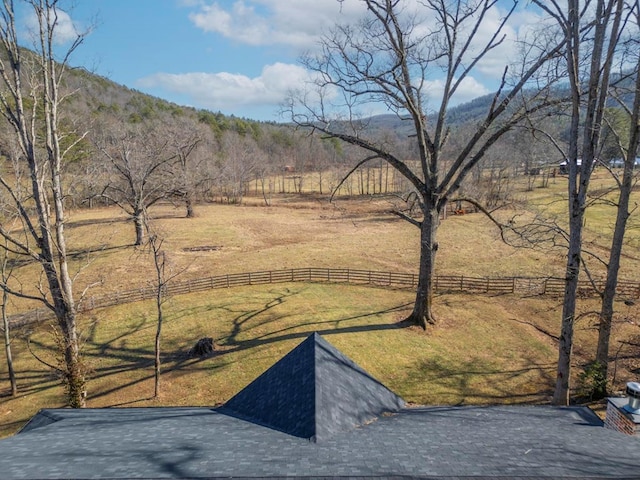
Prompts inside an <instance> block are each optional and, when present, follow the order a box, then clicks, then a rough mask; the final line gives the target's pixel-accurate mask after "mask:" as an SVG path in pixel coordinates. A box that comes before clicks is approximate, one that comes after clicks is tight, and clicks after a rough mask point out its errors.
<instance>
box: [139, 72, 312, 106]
mask: <svg viewBox="0 0 640 480" xmlns="http://www.w3.org/2000/svg"><path fill="white" fill-rule="evenodd" d="M307 81H309V74H308V72H307V71H306V70H305V69H304V68H302V67H300V66H298V65H290V64H284V63H275V64H273V65H267V66H265V67H264V68H263V69H262V72H261V75H260V76H259V77H255V78H249V77H248V76H246V75H240V74H233V73H227V72H220V73H183V74H170V73H156V74H154V75H150V76H148V77H145V78H142V79H140V80H139V81H138V82H137V83H138V85H139V86H141V87H143V88H159V89H163V90H166V91H168V92H171V93H174V94H180V95H186V96H188V97H190V98H191V99H192V100H193V104H194V105H198V106H199V107H202V108H209V109H213V110H227V109H233V108H236V107H238V106H264V105H273V106H274V108H275V106H276V105H278V104H279V103H281V102H282V101H284V100H285V99H286V97H287V96H288V94H289V92H290V91H292V90H294V89H297V88H300V87H302V86H303V85H304V83H305V82H307Z"/></svg>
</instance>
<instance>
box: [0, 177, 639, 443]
mask: <svg viewBox="0 0 640 480" xmlns="http://www.w3.org/2000/svg"><path fill="white" fill-rule="evenodd" d="M596 181H599V182H601V183H602V184H603V185H604V186H606V185H608V180H607V178H606V177H605V176H599V177H596ZM563 183H564V179H563V178H558V179H555V180H554V182H552V184H551V185H550V188H548V189H534V190H533V191H532V192H527V191H525V190H524V188H523V189H521V190H520V191H518V197H519V198H520V199H521V201H526V202H527V205H528V207H529V210H530V211H532V210H534V209H537V210H538V211H540V212H542V211H544V212H546V213H547V214H549V212H552V213H555V214H561V213H562V203H561V202H560V201H558V199H560V198H561V196H562V192H563V188H564V185H563ZM603 188H604V187H603ZM513 208H514V209H507V210H505V211H504V212H502V213H500V215H502V216H503V217H504V218H511V217H512V216H513V215H514V214H516V213H519V211H518V210H517V209H516V207H513ZM389 209H390V204H389V203H388V201H387V200H385V199H384V198H380V197H375V196H372V197H358V198H346V197H339V198H338V199H337V201H336V202H334V203H332V204H331V203H328V202H327V198H326V196H320V195H317V194H312V193H307V194H303V195H279V196H277V197H275V196H274V198H273V202H272V206H270V207H266V206H264V204H263V203H262V202H261V200H260V198H247V199H246V200H245V202H244V203H243V204H242V205H220V204H208V205H201V206H199V207H198V208H197V210H196V213H197V217H196V218H194V219H186V218H183V211H182V209H180V208H178V207H175V206H172V205H162V206H160V207H157V208H155V209H154V210H152V212H151V213H152V216H153V225H154V228H155V229H156V230H157V231H158V232H160V235H161V236H162V237H163V238H164V244H163V248H164V250H165V251H166V254H167V258H168V261H169V266H170V268H171V271H172V273H173V274H175V275H176V277H175V278H176V280H185V279H198V278H202V277H209V276H213V275H221V274H227V273H237V272H255V271H266V270H279V269H290V268H305V267H324V268H350V269H361V270H377V271H394V272H404V273H415V272H416V271H417V262H418V256H419V251H418V247H419V245H418V230H417V228H416V227H414V226H412V225H410V224H408V223H407V222H404V221H402V220H400V219H398V218H397V217H395V216H394V215H392V214H390V213H389ZM592 211H593V213H592V214H590V215H591V216H590V217H589V218H588V220H587V234H588V238H587V243H588V245H589V248H590V250H591V251H593V252H594V253H599V254H605V253H606V250H607V241H608V240H607V238H608V237H607V233H608V231H609V230H610V227H611V225H612V223H613V218H614V217H613V213H612V212H613V209H612V208H611V207H610V206H609V207H607V206H598V207H597V208H594V209H593V210H592ZM528 215H531V213H528ZM520 218H521V217H518V221H520ZM67 231H68V235H69V246H70V247H71V249H72V250H73V259H74V260H73V267H74V270H75V273H76V274H77V279H76V292H78V295H80V292H83V291H85V290H86V292H87V293H86V295H87V296H92V295H101V294H105V293H109V292H115V291H118V290H125V289H131V288H136V287H146V286H149V285H151V281H152V278H153V264H152V260H151V258H150V256H149V253H148V252H147V251H146V250H145V249H144V248H138V249H136V248H134V247H133V246H131V243H132V242H133V239H134V231H133V226H132V225H131V224H130V223H129V222H128V221H127V219H126V218H125V217H124V216H123V215H122V213H121V212H119V211H118V210H117V209H115V208H99V209H92V210H78V211H73V212H71V218H70V223H69V226H68V230H67ZM439 241H440V248H439V250H438V259H437V262H438V263H437V273H439V274H442V275H466V276H479V277H483V276H488V277H501V276H507V277H512V276H536V277H537V276H562V272H563V267H564V259H563V249H562V248H555V249H548V248H541V249H519V248H513V247H510V246H508V245H506V244H504V243H503V242H502V241H501V240H500V235H499V232H498V229H497V228H496V227H495V226H494V225H492V224H491V222H489V221H487V220H486V219H485V218H484V217H483V216H482V215H481V214H471V215H460V216H450V217H448V218H447V219H445V220H443V222H442V225H441V228H440V231H439ZM639 241H640V235H639V234H638V232H637V230H636V229H635V227H632V228H631V229H630V231H629V235H628V242H627V247H626V250H625V259H624V262H623V266H622V272H621V277H622V278H627V279H631V280H638V279H639V276H640V275H639V274H638V273H637V272H638V266H639V262H638V256H637V255H636V252H637V245H638V244H639ZM592 270H593V272H594V273H595V274H598V273H600V272H601V271H602V268H601V266H598V264H597V263H594V264H593V267H592ZM19 273H20V275H21V276H22V278H27V279H31V281H30V282H29V281H24V283H25V285H28V284H30V283H32V284H33V285H34V286H35V284H36V280H35V278H36V277H34V272H33V269H32V267H31V266H30V265H24V266H21V267H20V269H19ZM413 298H414V294H413V292H412V291H410V290H404V289H388V288H383V287H370V286H360V285H347V284H331V283H305V282H294V283H282V284H274V285H255V286H244V287H234V288H229V289H216V290H210V291H207V292H199V293H192V294H188V295H180V296H173V297H170V298H169V299H168V302H167V303H166V305H165V315H166V320H165V325H164V328H163V337H162V358H163V375H162V380H161V395H160V397H159V398H157V399H151V398H150V397H151V394H152V393H153V337H154V334H155V312H154V307H153V303H152V302H151V301H142V302H136V303H131V304H124V305H120V306H117V307H110V308H103V309H96V310H90V311H87V312H85V313H83V314H82V315H81V318H80V322H81V330H82V335H83V339H84V353H85V355H86V358H87V363H88V366H89V368H90V370H91V375H90V382H89V392H88V402H87V403H88V406H89V407H106V406H158V405H216V404H219V403H222V402H224V401H225V400H227V399H228V398H230V397H231V396H232V395H233V394H234V393H235V392H237V391H239V390H240V389H241V388H242V387H244V386H245V385H246V384H247V383H249V382H250V381H251V380H252V379H253V378H255V377H256V376H257V375H259V374H260V373H261V372H262V371H264V370H265V369H266V368H268V367H269V366H270V365H271V364H273V363H274V362H275V361H276V360H278V359H279V358H280V357H281V356H282V355H284V354H285V353H286V352H288V351H289V350H290V349H291V348H293V347H294V346H295V345H296V344H297V343H299V342H300V341H302V339H303V338H305V336H306V335H308V334H309V333H311V332H313V331H319V332H320V333H321V334H323V335H324V336H325V337H326V338H327V340H328V341H329V342H331V343H332V344H334V345H335V346H336V347H338V348H339V349H341V350H342V351H343V352H344V353H345V354H346V355H347V356H349V357H351V358H352V359H353V360H355V361H356V362H357V363H359V364H360V365H362V366H363V367H364V368H365V369H367V370H368V371H370V372H371V373H372V374H373V375H374V376H375V377H376V378H378V379H380V380H381V381H382V382H383V383H385V384H386V385H388V386H389V387H390V388H391V389H393V390H394V391H396V392H397V393H399V394H400V395H401V396H403V397H404V398H405V400H407V401H409V402H413V403H416V404H467V403H471V404H486V403H520V402H526V403H545V402H548V400H549V398H550V394H551V391H552V388H553V383H554V378H555V361H556V355H557V353H556V341H555V335H557V334H558V331H559V323H560V311H561V304H560V299H559V298H556V297H550V296H539V295H522V294H519V295H468V294H461V293H455V294H452V293H443V294H439V295H438V296H437V305H436V307H435V313H436V315H437V317H438V319H439V323H438V325H436V326H435V327H432V328H430V329H429V330H427V331H426V332H423V331H422V330H420V329H416V328H414V327H408V326H406V325H405V324H403V322H402V320H403V318H404V317H405V316H406V315H407V314H408V313H409V312H410V309H411V306H412V302H413ZM622 300H628V302H627V303H632V302H630V301H629V300H632V301H633V300H634V299H632V298H627V299H620V302H619V304H618V306H617V311H618V313H617V321H616V324H615V327H614V338H613V342H612V353H613V354H615V355H617V358H618V360H617V361H616V362H615V367H616V368H615V371H614V373H615V375H616V379H615V380H616V382H618V383H620V382H624V381H628V380H630V378H629V376H630V375H634V374H635V375H636V376H637V373H638V363H639V362H638V352H637V351H636V350H637V348H636V349H635V350H634V347H633V345H632V344H630V343H629V342H628V341H629V340H630V339H633V338H634V336H637V335H639V334H640V329H638V324H637V322H638V306H637V305H635V303H634V304H633V305H631V304H629V305H627V304H625V303H623V301H622ZM35 306H37V305H36V304H34V303H32V302H27V301H18V300H12V302H11V304H10V305H9V314H12V313H18V312H21V311H25V310H29V309H31V308H34V307H35ZM579 309H580V313H581V317H580V319H579V320H578V322H577V325H576V329H577V332H576V345H575V354H576V357H575V364H576V366H577V367H579V366H581V365H583V364H584V363H586V362H587V361H588V360H589V358H590V356H591V355H592V354H593V352H594V351H595V346H594V345H595V343H594V342H595V332H596V330H595V329H594V328H595V325H596V324H595V319H594V316H593V315H592V314H591V313H592V312H593V311H595V310H597V309H598V304H597V302H596V300H595V299H594V298H584V299H582V300H581V302H580V305H579ZM12 334H13V338H14V341H13V345H12V348H13V354H14V361H15V366H16V370H17V373H18V383H19V388H20V394H19V395H18V397H16V398H11V397H9V396H8V395H7V393H8V380H7V373H6V361H5V356H4V351H2V354H0V382H1V383H0V395H1V397H0V436H6V435H9V434H11V433H13V432H15V431H16V430H17V429H18V428H19V427H20V426H21V425H22V424H23V423H24V422H25V421H26V420H28V418H30V416H32V415H33V414H34V413H35V412H36V411H37V410H39V409H40V408H45V407H56V406H61V405H62V404H63V401H64V398H63V391H62V388H61V387H60V386H59V384H58V382H57V379H56V378H55V377H54V376H52V374H51V371H50V369H48V368H47V367H46V366H45V365H43V364H42V363H40V362H39V361H38V360H36V359H35V357H34V354H35V355H37V356H38V357H39V358H41V359H43V360H45V361H47V362H49V363H55V361H56V360H55V349H54V340H53V335H52V333H51V328H50V327H49V326H48V325H47V324H46V323H45V324H42V325H39V326H33V325H32V326H26V327H22V328H17V329H15V330H14V331H13V332H12ZM201 337H213V338H214V341H215V344H216V347H217V351H218V353H217V354H216V355H215V356H213V357H210V358H205V359H198V358H190V357H189V356H188V355H187V352H188V350H189V349H190V348H191V347H192V346H193V344H194V343H195V342H196V341H197V340H198V339H199V338H201ZM27 339H28V340H29V343H27ZM578 372H579V369H576V373H578ZM576 384H577V383H576ZM576 393H579V392H578V391H576Z"/></svg>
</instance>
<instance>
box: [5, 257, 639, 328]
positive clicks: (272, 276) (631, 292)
mask: <svg viewBox="0 0 640 480" xmlns="http://www.w3.org/2000/svg"><path fill="white" fill-rule="evenodd" d="M434 281H435V291H436V292H437V293H471V294H496V295H498V294H515V293H517V294H522V295H549V296H561V295H562V294H563V293H564V287H565V282H564V279H562V278H553V277H469V276H464V275H449V276H447V275H440V276H436V277H435V279H434ZM288 282H327V283H348V284H355V285H372V286H379V287H388V288H415V287H417V284H418V276H417V275H416V274H412V273H401V272H380V271H372V270H353V269H349V268H314V267H310V268H293V269H288V270H269V271H263V272H245V273H232V274H224V275H216V276H212V277H205V278H197V279H189V280H182V281H175V282H172V283H170V284H168V285H167V286H166V289H165V292H164V293H165V294H166V295H183V294H188V293H196V292H202V291H207V290H213V289H219V288H231V287H240V286H249V285H264V284H273V283H288ZM602 288H604V281H599V282H596V285H595V288H594V285H592V284H591V283H589V282H587V281H582V282H580V283H579V286H578V292H579V294H580V295H582V296H592V295H596V294H597V291H601V290H602ZM155 295H156V288H155V287H153V286H148V287H143V288H135V289H131V290H122V291H118V292H112V293H107V294H104V295H98V296H93V297H87V298H84V299H82V301H81V302H79V304H78V311H79V312H88V311H90V310H94V309H96V308H104V307H112V306H116V305H121V304H125V303H132V302H138V301H142V300H147V299H151V298H154V297H155ZM617 295H619V296H623V297H627V298H637V297H639V296H640V282H634V281H627V280H620V281H619V282H618V288H617ZM52 318H54V317H53V312H51V311H50V310H48V309H44V308H41V309H36V310H31V311H28V312H24V313H20V314H15V315H12V316H11V317H10V319H9V321H10V323H11V324H12V325H14V326H20V325H26V324H30V323H37V322H41V321H45V320H51V319H52Z"/></svg>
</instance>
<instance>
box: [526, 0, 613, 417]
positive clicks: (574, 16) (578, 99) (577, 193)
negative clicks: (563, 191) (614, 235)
mask: <svg viewBox="0 0 640 480" xmlns="http://www.w3.org/2000/svg"><path fill="white" fill-rule="evenodd" d="M538 3H539V2H538ZM554 5H556V6H558V4H557V3H556V2H554ZM622 6H623V1H622V0H597V2H596V5H595V10H594V11H590V10H588V9H583V6H581V4H580V1H579V0H569V2H568V12H567V16H566V23H565V24H563V25H562V27H563V30H564V32H565V42H566V51H565V54H566V60H567V73H568V76H569V85H570V88H571V95H572V101H571V126H570V133H569V138H570V141H569V155H568V159H567V166H568V167H569V191H568V194H569V249H568V252H567V263H566V269H565V282H566V283H565V291H564V300H563V305H562V325H561V329H560V340H559V345H558V368H557V376H556V386H555V390H554V393H553V400H552V401H553V404H554V405H568V404H569V400H570V386H571V358H572V350H573V326H574V322H575V314H576V300H577V298H576V297H577V291H578V279H579V275H580V265H581V262H582V229H583V225H584V214H585V210H586V208H587V192H588V190H589V182H590V180H591V173H592V171H593V168H594V164H595V160H596V158H597V153H598V151H599V147H600V137H601V125H602V120H603V116H604V109H605V107H606V100H607V96H608V90H609V78H610V74H611V66H612V62H613V58H614V53H615V48H616V45H617V40H618V32H619V27H620V18H621V12H622ZM558 10H559V11H562V10H563V9H562V8H561V7H560V8H558ZM586 14H593V15H594V18H595V19H597V21H596V22H594V23H593V24H591V25H592V28H593V32H592V37H591V43H590V45H588V46H584V49H585V50H588V49H589V48H591V50H590V51H589V59H590V63H589V72H588V77H587V80H586V81H584V79H583V78H582V75H581V72H580V63H581V61H584V59H583V57H582V53H581V52H582V49H581V42H582V41H583V38H584V35H585V33H584V31H583V29H584V28H585V25H586V24H587V23H589V19H588V18H585V17H584V16H583V15H586ZM585 86H586V91H583V90H584V87H585ZM583 99H584V100H585V104H586V108H585V113H584V118H581V107H582V100H583ZM580 129H582V132H580ZM580 133H581V134H580ZM580 140H581V141H582V152H581V153H582V163H581V165H578V146H579V141H580Z"/></svg>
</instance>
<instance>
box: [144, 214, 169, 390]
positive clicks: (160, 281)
mask: <svg viewBox="0 0 640 480" xmlns="http://www.w3.org/2000/svg"><path fill="white" fill-rule="evenodd" d="M144 220H145V221H144V225H145V228H146V230H147V234H148V245H149V253H150V254H151V256H152V257H153V266H154V268H155V279H154V288H155V291H156V295H155V302H156V315H157V317H156V320H157V322H156V336H155V342H154V387H153V396H154V398H156V397H158V395H159V394H160V366H161V363H160V338H161V335H162V322H163V321H164V310H163V305H164V303H165V301H166V290H167V283H168V281H169V279H168V278H167V274H166V267H167V258H166V255H165V252H164V250H162V244H163V243H164V239H163V238H162V236H160V234H159V233H158V232H156V231H155V230H153V228H152V227H151V225H150V223H149V218H148V216H147V215H145V217H144Z"/></svg>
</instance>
